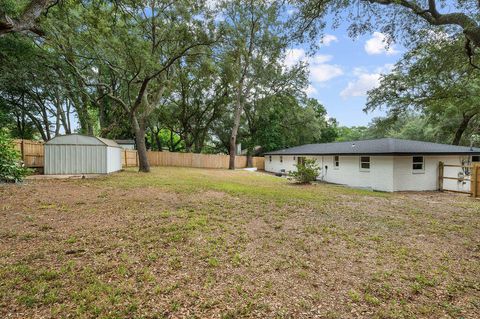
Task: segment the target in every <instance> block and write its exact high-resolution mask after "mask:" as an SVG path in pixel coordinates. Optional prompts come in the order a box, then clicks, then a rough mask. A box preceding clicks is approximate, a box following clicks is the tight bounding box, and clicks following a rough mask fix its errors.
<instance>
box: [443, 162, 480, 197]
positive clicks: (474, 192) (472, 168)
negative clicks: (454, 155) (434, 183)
mask: <svg viewBox="0 0 480 319" xmlns="http://www.w3.org/2000/svg"><path fill="white" fill-rule="evenodd" d="M446 167H457V168H461V169H462V170H465V169H466V170H467V171H469V175H468V176H458V175H457V176H445V168H446ZM444 180H454V181H457V182H470V191H462V190H453V189H446V188H444ZM438 189H439V190H440V191H448V192H455V193H464V194H470V195H471V196H472V197H475V198H476V197H480V164H479V163H474V164H473V165H452V164H444V163H443V162H440V163H439V165H438Z"/></svg>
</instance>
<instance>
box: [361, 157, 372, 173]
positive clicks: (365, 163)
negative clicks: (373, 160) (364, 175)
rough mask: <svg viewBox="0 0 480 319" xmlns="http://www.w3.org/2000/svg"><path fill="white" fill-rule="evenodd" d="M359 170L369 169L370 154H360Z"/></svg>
mask: <svg viewBox="0 0 480 319" xmlns="http://www.w3.org/2000/svg"><path fill="white" fill-rule="evenodd" d="M360 170H362V171H369V170H370V156H360Z"/></svg>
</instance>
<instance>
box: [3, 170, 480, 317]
mask: <svg viewBox="0 0 480 319" xmlns="http://www.w3.org/2000/svg"><path fill="white" fill-rule="evenodd" d="M0 199H1V201H0V218H1V221H2V223H1V224H0V317H1V318H65V317H70V318H92V317H99V318H240V317H241V318H244V317H252V318H444V317H445V318H478V317H479V316H480V231H479V229H480V202H479V201H475V200H473V199H470V198H468V197H463V196H458V195H452V194H439V193H399V194H385V193H374V192H368V191H359V190H352V189H348V188H343V187H338V186H331V185H311V186H293V185H290V184H288V183H287V182H286V181H285V180H284V179H280V178H277V177H272V176H269V175H266V174H261V173H252V172H244V171H236V172H230V171H223V170H202V169H184V168H155V169H154V170H153V172H152V173H151V174H139V173H136V172H135V171H133V170H128V171H126V172H122V173H119V174H115V175H112V176H108V177H105V178H101V179H95V180H66V181H58V180H54V181H51V180H45V181H30V182H28V183H26V184H24V185H3V186H0Z"/></svg>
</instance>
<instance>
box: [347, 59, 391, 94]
mask: <svg viewBox="0 0 480 319" xmlns="http://www.w3.org/2000/svg"><path fill="white" fill-rule="evenodd" d="M392 67H393V65H392V64H385V65H383V66H381V67H378V68H376V69H375V71H374V72H372V73H369V72H368V71H367V70H366V69H365V68H355V69H354V70H353V75H355V77H356V78H355V80H353V81H350V82H348V84H347V86H346V87H345V88H344V89H343V90H342V91H341V92H340V96H341V97H342V98H347V97H352V96H366V95H367V92H368V91H369V90H371V89H374V88H376V87H378V85H379V84H380V76H381V74H385V73H388V72H390V71H391V70H392Z"/></svg>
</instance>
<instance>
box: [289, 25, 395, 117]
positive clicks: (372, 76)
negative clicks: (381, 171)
mask: <svg viewBox="0 0 480 319" xmlns="http://www.w3.org/2000/svg"><path fill="white" fill-rule="evenodd" d="M346 27H347V26H341V27H340V28H338V29H335V30H332V29H328V28H327V29H326V30H325V32H324V37H323V44H322V45H321V46H320V48H319V49H318V50H317V51H316V52H315V55H314V56H313V57H306V56H305V50H304V48H303V47H294V48H291V49H290V50H289V52H288V54H287V60H286V64H287V65H289V64H290V65H291V64H292V63H295V62H297V61H299V60H303V61H307V62H308V63H309V69H310V83H311V86H310V87H309V89H308V90H307V94H308V95H309V96H310V97H313V98H316V99H318V100H319V101H320V102H321V103H322V104H323V105H324V106H325V108H326V109H327V112H328V115H329V116H330V117H333V118H336V119H337V121H338V122H339V123H340V125H345V126H357V125H367V124H368V123H369V122H370V121H371V119H372V118H373V117H375V116H380V115H382V114H383V112H382V111H375V112H372V113H368V114H366V113H365V112H363V111H362V109H363V108H364V107H365V103H366V100H367V99H366V91H367V90H368V89H371V88H373V87H375V86H377V85H378V79H379V75H380V74H381V73H386V72H388V71H389V70H390V68H391V67H392V66H393V64H394V63H395V62H396V61H398V60H399V59H400V58H401V55H402V48H401V47H400V46H399V45H397V44H392V45H390V46H389V47H387V46H386V44H385V35H383V34H382V33H380V32H374V33H372V34H368V35H364V36H362V37H359V38H357V39H352V38H350V37H349V36H348V34H347V30H346Z"/></svg>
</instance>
